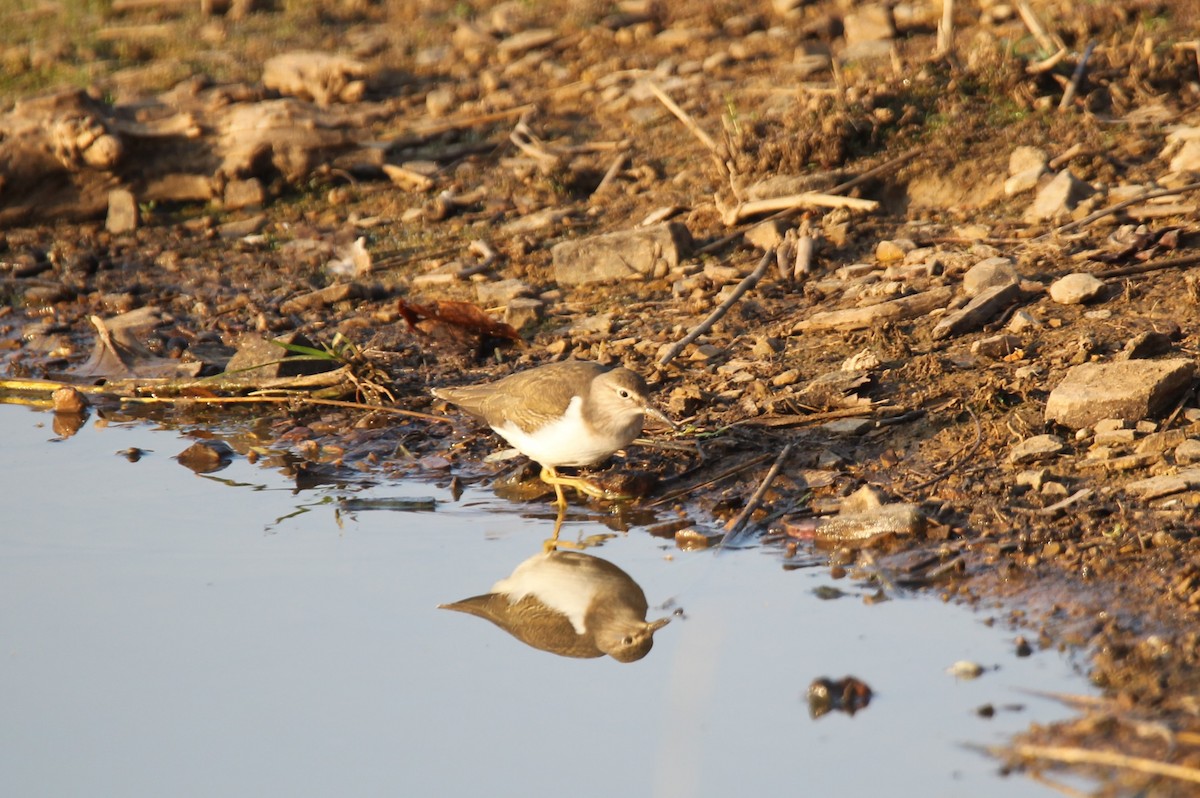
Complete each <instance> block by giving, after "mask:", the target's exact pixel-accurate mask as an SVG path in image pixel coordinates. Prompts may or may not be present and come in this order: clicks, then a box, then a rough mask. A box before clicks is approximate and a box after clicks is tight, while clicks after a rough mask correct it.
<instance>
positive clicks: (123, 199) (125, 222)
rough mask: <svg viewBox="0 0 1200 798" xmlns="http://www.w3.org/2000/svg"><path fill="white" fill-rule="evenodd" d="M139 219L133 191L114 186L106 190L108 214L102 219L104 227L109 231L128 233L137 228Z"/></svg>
mask: <svg viewBox="0 0 1200 798" xmlns="http://www.w3.org/2000/svg"><path fill="white" fill-rule="evenodd" d="M140 221H141V219H140V218H139V216H138V206H137V199H136V198H134V196H133V192H131V191H128V190H126V189H123V188H114V189H113V190H112V191H110V192H108V216H107V218H106V219H105V220H104V229H105V230H107V231H108V232H110V233H130V232H132V231H134V230H136V229H137V228H138V224H139V222H140Z"/></svg>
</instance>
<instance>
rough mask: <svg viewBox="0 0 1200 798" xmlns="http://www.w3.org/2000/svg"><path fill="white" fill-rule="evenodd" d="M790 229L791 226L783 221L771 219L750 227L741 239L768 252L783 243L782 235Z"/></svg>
mask: <svg viewBox="0 0 1200 798" xmlns="http://www.w3.org/2000/svg"><path fill="white" fill-rule="evenodd" d="M791 227H792V225H790V224H788V223H787V222H785V221H784V220H783V219H771V220H768V221H765V222H760V223H759V224H756V225H754V226H753V227H751V228H750V229H749V230H747V231H746V233H745V235H744V236H743V238H745V240H746V243H747V244H751V245H753V246H755V247H758V248H759V249H761V250H763V251H764V252H768V251H771V250H774V249H775V248H776V247H778V246H779V244H780V243H781V242H782V241H783V236H784V234H785V233H787V231H788V230H789V229H791Z"/></svg>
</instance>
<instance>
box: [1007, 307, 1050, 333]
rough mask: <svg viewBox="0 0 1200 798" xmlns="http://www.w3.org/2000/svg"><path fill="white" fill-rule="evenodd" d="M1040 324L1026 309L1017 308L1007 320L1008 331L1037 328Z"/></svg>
mask: <svg viewBox="0 0 1200 798" xmlns="http://www.w3.org/2000/svg"><path fill="white" fill-rule="evenodd" d="M1041 326H1042V323H1041V322H1040V321H1038V319H1037V316H1034V315H1033V314H1032V313H1030V312H1029V311H1028V310H1018V311H1017V312H1016V313H1014V314H1012V317H1011V318H1010V319H1009V320H1008V330H1009V332H1022V331H1023V330H1032V329H1037V328H1038V327H1041Z"/></svg>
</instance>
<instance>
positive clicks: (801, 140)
mask: <svg viewBox="0 0 1200 798" xmlns="http://www.w3.org/2000/svg"><path fill="white" fill-rule="evenodd" d="M195 5H196V4H194V3H190V2H188V3H184V2H173V1H172V0H112V2H111V3H101V4H97V3H86V4H85V3H71V2H65V1H64V2H44V3H41V4H36V5H33V4H31V5H29V6H27V7H22V9H21V10H19V11H17V12H13V13H12V14H10V15H9V17H10V20H9V22H10V24H8V25H7V26H6V29H5V31H4V32H3V33H2V34H0V58H2V59H3V63H4V70H3V79H2V80H3V85H4V94H3V96H4V97H6V98H8V99H7V100H6V101H5V105H4V107H3V108H0V224H2V225H3V228H2V229H0V297H3V303H0V347H2V348H3V357H4V360H3V366H2V368H0V373H2V374H3V375H4V376H5V377H6V382H5V387H4V388H3V389H2V390H6V391H8V392H10V393H12V392H14V391H17V390H18V389H20V390H21V391H22V392H24V393H34V394H36V393H38V392H39V391H47V390H48V387H50V386H47V385H45V384H43V383H39V382H37V380H42V379H52V380H58V381H67V382H75V383H79V384H81V385H85V386H86V385H95V384H96V383H102V387H101V388H99V389H89V391H92V392H93V393H92V396H91V401H92V403H93V404H96V405H98V406H99V407H100V408H101V410H102V412H107V413H112V414H119V413H129V412H134V408H135V407H142V406H143V405H142V404H136V403H134V402H131V399H133V398H139V397H140V398H141V399H142V400H143V404H144V402H145V399H146V396H147V394H149V393H153V394H154V395H156V396H158V397H161V399H160V401H161V402H164V403H166V404H165V407H166V409H163V407H164V405H156V406H155V407H157V408H158V409H157V410H156V411H155V412H158V413H165V414H168V415H170V416H172V417H175V418H184V417H192V416H194V415H195V414H197V413H202V414H204V417H206V418H213V419H220V418H230V417H233V416H242V415H245V414H246V413H251V412H252V413H253V414H254V415H255V416H258V417H265V420H266V423H262V424H258V425H257V426H255V427H254V429H255V433H254V436H253V438H252V439H251V438H249V437H247V438H232V439H231V440H230V443H231V444H232V445H233V447H234V448H235V449H238V448H240V449H242V450H243V451H247V450H250V449H251V448H253V450H254V451H256V452H257V451H260V450H266V451H276V452H278V451H286V452H287V453H288V458H287V459H288V462H289V465H288V467H289V468H292V469H294V470H295V471H296V474H297V480H298V481H300V482H304V481H305V480H309V481H312V480H337V479H345V478H348V477H349V476H352V475H357V476H361V475H362V474H363V473H367V474H370V473H383V472H387V473H404V474H414V475H421V476H427V477H429V478H437V479H445V478H447V474H453V475H454V476H455V477H457V478H459V479H481V478H490V477H492V476H494V475H495V474H496V473H497V472H499V471H504V470H505V467H504V466H496V465H491V464H484V463H483V462H482V459H483V457H484V456H485V455H486V454H488V453H490V452H491V451H493V450H494V449H495V448H496V443H495V439H494V438H493V437H491V436H490V435H484V434H476V433H478V432H479V430H478V428H477V427H475V426H473V425H472V424H471V423H470V422H469V421H466V420H463V419H461V418H459V417H458V416H456V415H453V414H452V413H451V414H450V415H449V416H446V415H445V414H444V411H446V410H447V408H446V407H445V406H444V405H443V404H441V403H434V402H433V401H432V399H431V397H430V396H429V394H428V388H429V387H430V386H434V385H445V384H456V383H463V382H473V381H477V380H482V379H486V378H489V377H493V376H499V375H501V374H506V373H509V372H511V371H513V370H515V369H519V368H522V367H526V366H530V365H535V364H540V363H544V362H549V361H552V360H558V359H564V358H568V357H575V358H585V359H593V360H599V361H601V362H605V363H614V364H615V363H623V364H625V365H627V366H629V367H631V368H634V369H635V370H637V371H639V372H640V373H642V374H643V375H645V376H646V378H647V380H648V381H649V382H650V384H651V386H652V387H653V388H654V390H655V392H656V395H657V396H658V398H659V400H660V404H661V406H662V408H663V409H664V410H665V411H667V412H668V413H669V414H670V415H672V416H673V417H674V418H675V419H677V420H679V421H681V422H682V426H681V428H680V430H678V431H675V432H668V431H665V430H659V431H654V430H652V431H651V432H652V433H653V434H652V435H651V436H650V442H649V445H646V446H638V447H634V448H633V449H631V450H630V452H629V453H628V457H627V458H625V459H623V460H618V461H617V462H616V463H615V464H614V465H613V466H611V467H610V468H609V469H608V470H607V472H605V473H602V474H599V475H598V476H597V479H599V480H600V481H602V482H603V481H605V480H608V481H609V482H612V481H615V480H624V482H623V488H624V489H627V490H634V491H635V492H641V493H643V494H644V495H643V497H642V498H641V499H639V500H638V501H636V502H634V504H633V506H634V507H640V508H645V507H647V506H650V507H653V508H655V509H656V511H657V513H658V514H657V515H656V516H654V521H653V524H654V525H653V527H652V529H653V531H654V532H655V534H660V535H664V536H673V537H675V538H676V540H677V541H678V542H679V544H680V545H681V546H696V545H701V546H702V545H712V544H713V543H715V542H717V541H719V540H720V539H721V537H722V536H723V535H725V534H726V533H727V532H729V531H730V530H733V534H735V535H738V536H747V535H751V534H754V533H758V532H765V533H766V536H765V537H764V538H763V540H764V541H765V545H772V546H777V547H778V549H779V551H780V553H781V556H783V557H792V558H806V557H811V556H819V557H823V558H828V559H829V560H830V562H831V567H833V568H835V569H849V570H855V569H857V570H859V571H860V572H862V573H865V574H867V575H868V576H869V577H870V578H873V579H876V580H877V581H878V582H879V584H880V585H881V588H882V589H884V590H885V592H886V591H889V590H895V589H902V588H906V587H915V588H917V589H928V590H937V591H940V592H941V593H943V594H944V595H945V596H946V597H947V598H954V599H957V600H963V601H968V602H978V603H981V604H984V605H987V606H989V607H991V606H1000V607H1004V608H1008V609H1007V610H1006V611H1007V612H1008V613H1009V614H1010V616H1011V619H1012V620H1013V621H1014V622H1016V623H1017V624H1019V625H1020V626H1021V627H1022V628H1023V629H1025V630H1027V631H1026V634H1027V635H1028V636H1029V637H1030V639H1031V640H1036V642H1037V644H1038V645H1041V646H1080V647H1083V648H1084V649H1085V650H1086V651H1088V652H1090V654H1091V657H1092V660H1091V667H1092V671H1091V673H1092V677H1093V679H1094V680H1095V681H1096V682H1097V683H1098V684H1100V685H1102V686H1103V687H1104V688H1105V697H1104V700H1103V701H1101V702H1099V703H1093V704H1090V705H1087V706H1080V708H1079V709H1080V717H1079V720H1078V721H1077V722H1074V723H1071V724H1063V725H1061V726H1058V727H1056V728H1052V729H1031V730H1030V731H1029V733H1028V735H1027V737H1026V739H1023V740H1021V741H1018V742H1016V743H1015V744H1014V747H1013V749H1012V750H1011V751H1010V752H1008V756H1009V757H1011V761H1012V762H1013V764H1014V766H1020V767H1028V768H1036V769H1046V770H1047V772H1048V771H1049V769H1051V768H1054V767H1061V766H1064V764H1063V763H1069V764H1070V765H1071V766H1074V767H1084V768H1091V769H1093V772H1098V773H1102V774H1105V775H1106V778H1107V783H1108V784H1109V785H1110V786H1109V787H1107V788H1106V789H1107V790H1111V791H1112V793H1113V794H1134V793H1139V794H1147V795H1149V794H1152V795H1189V794H1195V793H1194V790H1195V789H1196V787H1195V784H1196V780H1197V778H1198V777H1200V776H1198V774H1200V716H1198V712H1200V709H1198V706H1200V705H1198V703H1197V702H1198V698H1197V697H1198V695H1200V633H1198V632H1197V625H1196V621H1197V618H1198V617H1200V542H1198V538H1197V535H1196V530H1197V524H1198V523H1200V513H1198V511H1197V506H1198V502H1200V465H1196V464H1197V463H1200V402H1198V400H1197V397H1196V393H1195V388H1196V384H1197V382H1196V374H1195V368H1196V358H1197V349H1198V347H1200V337H1198V336H1200V328H1197V325H1196V323H1195V318H1196V312H1197V305H1198V303H1200V255H1197V250H1196V243H1197V240H1198V239H1197V234H1198V231H1197V226H1196V221H1195V220H1196V213H1197V189H1198V188H1200V185H1198V184H1197V181H1198V180H1200V112H1198V111H1197V100H1198V99H1200V50H1198V45H1197V41H1200V19H1198V18H1197V17H1196V15H1195V13H1194V7H1193V5H1192V4H1191V3H1190V2H1188V0H1164V1H1163V2H1154V1H1153V0H1117V2H1111V3H1105V4H1092V5H1083V6H1080V5H1079V4H1069V3H1065V2H1055V1H1053V0H1031V2H1028V3H1025V2H1018V3H1011V4H1010V3H1004V2H986V0H978V2H969V3H962V2H959V3H958V4H956V5H954V6H951V7H950V8H949V9H948V10H947V12H946V13H945V14H944V13H943V7H942V6H941V5H940V4H932V3H926V2H923V1H922V0H914V1H913V2H907V3H897V4H893V5H888V4H868V3H859V4H853V3H849V2H841V3H839V2H834V1H833V0H816V1H815V2H808V3H805V2H797V1H796V0H790V1H789V0H776V1H775V2H773V3H771V2H758V3H752V4H745V3H733V2H715V3H705V2H677V3H661V4H656V3H652V2H628V3H619V4H608V3H588V2H583V3H580V2H566V0H552V1H550V2H544V3H532V4H530V3H503V4H494V5H493V4H486V3H467V2H459V3H451V2H448V1H446V2H441V1H440V0H430V1H429V2H424V3H419V4H418V3H406V2H399V1H398V0H397V1H396V2H369V0H343V1H342V2H337V1H335V0H329V2H320V3H310V4H285V3H279V4H275V5H274V6H272V5H271V4H269V3H255V2H253V0H251V1H250V2H238V1H237V0H234V2H230V3H221V2H217V0H213V2H208V3H201V4H199V5H200V6H202V8H201V9H197V8H196V7H195ZM72 87H76V88H82V89H83V91H82V92H74V91H71V90H70V89H71V88H72ZM722 309H723V310H722ZM713 317H715V318H713ZM705 322H707V323H708V324H707V326H705V324H704V323H705ZM278 336H288V340H290V341H292V342H293V343H296V344H306V345H309V346H312V347H314V348H317V349H322V350H323V351H328V352H329V353H330V356H329V358H328V360H327V363H325V364H324V365H325V366H328V367H330V368H334V369H335V370H334V371H333V372H332V374H331V373H330V372H328V371H323V372H322V373H320V374H316V375H308V376H304V375H303V374H300V375H299V376H297V372H305V371H314V370H315V371H322V368H321V366H322V364H321V363H319V362H318V363H317V367H314V366H313V363H312V361H308V362H306V363H305V366H304V367H303V368H297V369H292V370H291V371H289V370H287V369H283V370H280V369H279V368H273V369H270V370H264V369H260V370H258V371H254V370H246V366H252V365H254V364H256V363H261V362H262V361H263V360H264V359H267V360H271V359H274V357H273V354H276V353H278V352H279V351H282V350H278V349H277V348H274V347H271V346H269V345H268V346H267V349H266V352H267V354H266V355H264V354H263V349H262V344H261V341H262V340H263V339H264V338H268V337H278ZM296 351H299V350H296ZM234 356H236V357H237V358H238V359H237V360H234V361H232V363H231V361H230V358H231V357H234ZM217 373H222V374H223V376H221V377H218V378H215V379H214V378H212V377H210V376H208V375H212V374H217ZM22 381H24V382H22ZM263 388H275V389H280V388H289V389H291V393H289V398H288V399H287V400H286V403H285V402H284V400H283V399H280V398H279V396H280V395H279V394H273V395H270V396H266V397H262V396H260V397H259V398H257V399H254V402H255V403H254V404H249V402H250V401H251V398H250V397H246V394H247V393H248V392H249V391H250V390H251V389H263ZM95 391H98V392H95ZM297 392H299V393H300V394H301V395H302V396H303V398H299V399H298V398H296V395H297ZM238 397H242V398H244V400H245V401H246V403H247V404H245V405H240V404H237V403H229V402H227V401H226V403H223V404H213V400H215V399H222V400H229V399H236V398H238ZM331 400H332V401H333V402H336V401H351V402H356V403H358V404H359V405H360V406H359V407H350V408H347V407H341V406H336V405H335V404H333V403H331ZM322 402H325V403H324V404H322ZM363 404H370V405H378V406H379V409H374V410H372V409H369V408H364V407H362V406H361V405H363ZM214 408H215V409H214ZM247 408H249V409H247ZM396 409H400V410H404V411H408V412H409V415H401V414H397V413H395V412H394V411H395V410H396ZM137 412H145V411H144V410H137ZM426 413H427V414H430V415H429V416H428V417H427V416H424V415H422V414H426ZM69 418H70V416H69V414H64V416H63V420H62V424H63V426H64V427H65V428H69V426H70V423H69ZM446 418H449V419H450V423H446V420H445V419H446ZM214 423H215V424H216V425H217V426H220V421H216V420H215V421H214ZM268 462H272V463H273V462H276V461H275V460H273V459H269V460H268ZM773 466H778V467H777V468H773ZM631 472H642V473H643V474H644V478H643V479H641V480H629V479H628V475H629V474H630V473H631ZM521 473H522V472H518V476H520V474H521ZM505 479H507V478H503V479H501V480H500V481H501V482H503V481H505ZM864 488H865V489H866V490H864ZM760 489H761V490H760ZM617 517H618V519H619V516H617ZM639 517H640V516H639ZM739 539H741V540H745V539H746V538H745V537H739ZM727 543H728V541H727ZM814 546H816V547H817V548H816V549H815V551H817V552H818V553H817V554H816V555H814V554H813V552H814ZM1018 607H1019V609H1014V608H1018ZM1118 752H1119V754H1120V755H1122V756H1123V757H1124V758H1121V759H1118V758H1116V754H1117V753H1118Z"/></svg>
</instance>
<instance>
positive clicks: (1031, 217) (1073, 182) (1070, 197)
mask: <svg viewBox="0 0 1200 798" xmlns="http://www.w3.org/2000/svg"><path fill="white" fill-rule="evenodd" d="M1093 193H1095V190H1094V189H1093V188H1092V187H1091V186H1089V185H1088V184H1087V183H1085V182H1083V181H1082V180H1080V179H1078V178H1077V177H1075V175H1073V174H1071V173H1070V172H1069V171H1062V172H1059V173H1058V174H1057V175H1056V176H1055V177H1054V179H1053V180H1051V181H1050V182H1049V183H1047V184H1046V185H1044V186H1042V188H1041V189H1040V190H1039V191H1038V193H1037V197H1035V198H1034V200H1033V204H1031V205H1030V206H1029V208H1028V210H1026V211H1025V221H1026V222H1044V221H1048V220H1051V219H1057V218H1059V217H1061V216H1066V215H1067V214H1069V213H1070V212H1071V211H1072V210H1073V209H1074V208H1075V206H1076V205H1078V204H1079V203H1080V201H1081V200H1083V199H1085V198H1087V197H1089V196H1091V195H1092V194H1093Z"/></svg>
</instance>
